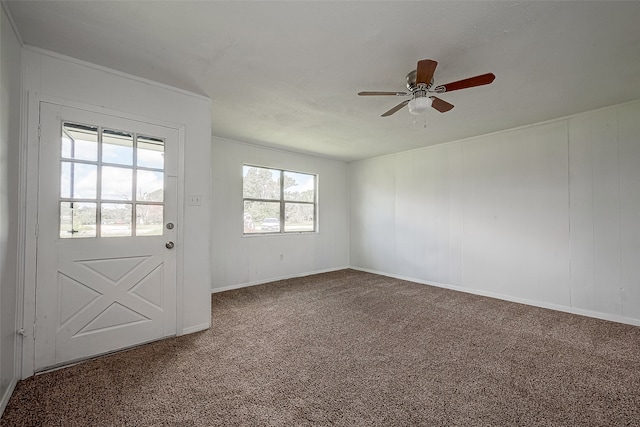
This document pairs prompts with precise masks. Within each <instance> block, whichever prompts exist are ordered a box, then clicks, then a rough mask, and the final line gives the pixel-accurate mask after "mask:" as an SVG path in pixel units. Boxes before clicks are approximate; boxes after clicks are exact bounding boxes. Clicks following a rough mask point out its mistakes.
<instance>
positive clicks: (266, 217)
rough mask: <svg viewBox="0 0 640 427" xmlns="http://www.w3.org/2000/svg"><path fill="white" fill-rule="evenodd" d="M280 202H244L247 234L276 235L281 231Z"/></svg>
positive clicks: (245, 230)
mask: <svg viewBox="0 0 640 427" xmlns="http://www.w3.org/2000/svg"><path fill="white" fill-rule="evenodd" d="M278 218H280V203H279V202H254V201H249V200H245V202H244V232H245V233H276V232H279V231H280V220H279V219H278Z"/></svg>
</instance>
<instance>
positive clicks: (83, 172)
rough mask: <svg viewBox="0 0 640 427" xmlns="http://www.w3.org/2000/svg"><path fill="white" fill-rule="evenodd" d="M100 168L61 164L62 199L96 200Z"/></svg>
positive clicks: (73, 163) (69, 163) (84, 164)
mask: <svg viewBox="0 0 640 427" xmlns="http://www.w3.org/2000/svg"><path fill="white" fill-rule="evenodd" d="M97 176H98V167H97V166H96V165H89V164H86V163H76V162H60V197H62V198H65V199H95V198H96V193H97V187H98V178H97Z"/></svg>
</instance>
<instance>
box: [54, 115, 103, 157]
mask: <svg viewBox="0 0 640 427" xmlns="http://www.w3.org/2000/svg"><path fill="white" fill-rule="evenodd" d="M61 156H62V157H63V158H65V159H77V160H90V161H93V162H95V161H96V160H98V128H97V127H93V126H84V125H77V124H74V123H64V124H63V125H62V152H61Z"/></svg>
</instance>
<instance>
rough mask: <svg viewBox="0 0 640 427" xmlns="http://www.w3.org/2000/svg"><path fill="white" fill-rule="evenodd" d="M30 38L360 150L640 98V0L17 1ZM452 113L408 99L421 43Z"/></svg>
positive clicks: (232, 122) (219, 120)
mask: <svg viewBox="0 0 640 427" xmlns="http://www.w3.org/2000/svg"><path fill="white" fill-rule="evenodd" d="M6 3H7V4H8V6H9V9H10V12H11V14H12V16H13V18H14V20H15V23H16V25H17V27H18V30H19V32H20V34H21V36H22V38H23V41H24V42H25V43H26V44H28V45H32V46H36V47H40V48H44V49H48V50H52V51H55V52H59V53H62V54H65V55H68V56H71V57H74V58H78V59H81V60H85V61H89V62H92V63H95V64H99V65H102V66H105V67H109V68H113V69H116V70H120V71H123V72H126V73H130V74H133V75H137V76H141V77H145V78H148V79H151V80H155V81H158V82H161V83H165V84H168V85H171V86H175V87H178V88H182V89H186V90H189V91H192V92H196V93H199V94H203V95H206V96H209V97H210V98H211V99H212V100H213V134H214V135H217V136H221V137H226V138H231V139H235V140H240V141H245V142H252V143H258V144H262V145H267V146H274V147H279V148H284V149H287V150H293V151H300V152H304V153H310V154H314V155H319V156H324V157H329V158H335V159H339V160H345V161H352V160H357V159H363V158H368V157H373V156H378V155H382V154H387V153H393V152H399V151H404V150H408V149H412V148H417V147H424V146H427V145H432V144H437V143H442V142H447V141H453V140H458V139H462V138H466V137H470V136H474V135H480V134H485V133H490V132H494V131H498V130H503V129H509V128H513V127H518V126H522V125H526V124H530V123H537V122H541V121H545V120H549V119H553V118H557V117H562V116H566V115H570V114H575V113H578V112H582V111H588V110H592V109H595V108H599V107H604V106H608V105H613V104H618V103H622V102H626V101H631V100H635V99H640V2H638V1H631V2H613V1H602V2H582V1H567V2H559V1H558V2H539V1H492V2H489V1H471V2H458V1H446V2H445V1H433V2H432V1H423V2H415V1H412V2H404V1H375V2H372V1H349V2H328V1H322V2H310V1H295V2H294V1H290V2H271V1H269V2H262V1H261V2H248V1H205V2H191V1H164V2H156V1H9V2H6ZM426 58H430V59H434V60H436V61H438V62H439V65H438V68H437V70H436V73H435V84H436V85H438V84H443V83H448V82H451V81H455V80H459V79H462V78H467V77H471V76H475V75H478V74H483V73H487V72H493V73H494V74H495V75H496V80H495V82H494V83H493V84H491V85H489V86H481V87H476V88H470V89H465V90H461V91H457V92H451V93H446V94H443V95H440V97H441V98H442V99H444V100H446V101H448V102H450V103H452V104H454V105H455V108H454V109H453V110H451V111H449V112H447V113H444V114H443V113H439V112H437V111H436V110H429V111H428V112H427V114H426V115H424V116H419V117H416V116H411V115H410V114H409V113H408V111H407V109H406V108H405V109H403V110H400V111H399V112H398V113H396V114H395V115H393V116H391V117H388V118H382V117H380V114H382V113H383V112H385V111H387V110H388V109H390V108H391V107H393V106H394V105H396V104H398V103H399V102H400V101H402V100H404V99H405V98H397V97H375V98H374V97H358V96H357V95H356V93H357V92H359V91H363V90H382V91H402V90H404V89H405V86H404V85H405V76H406V74H407V73H408V72H409V71H411V70H413V69H415V65H416V62H417V61H418V60H420V59H426Z"/></svg>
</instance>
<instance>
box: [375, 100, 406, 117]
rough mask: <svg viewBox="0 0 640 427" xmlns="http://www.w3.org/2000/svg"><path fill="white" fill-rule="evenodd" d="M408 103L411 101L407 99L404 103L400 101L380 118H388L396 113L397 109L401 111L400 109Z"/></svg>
mask: <svg viewBox="0 0 640 427" xmlns="http://www.w3.org/2000/svg"><path fill="white" fill-rule="evenodd" d="M409 101H411V100H410V99H407V100H406V101H402V102H401V103H400V104H398V105H396V106H395V107H393V108H392V109H391V110H389V111H387V112H386V113H384V114H382V115H381V116H380V117H388V116H390V115H392V114H393V113H395V112H396V111H398V110H399V109H401V108H402V107H404V106H405V105H407V104H408V103H409Z"/></svg>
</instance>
